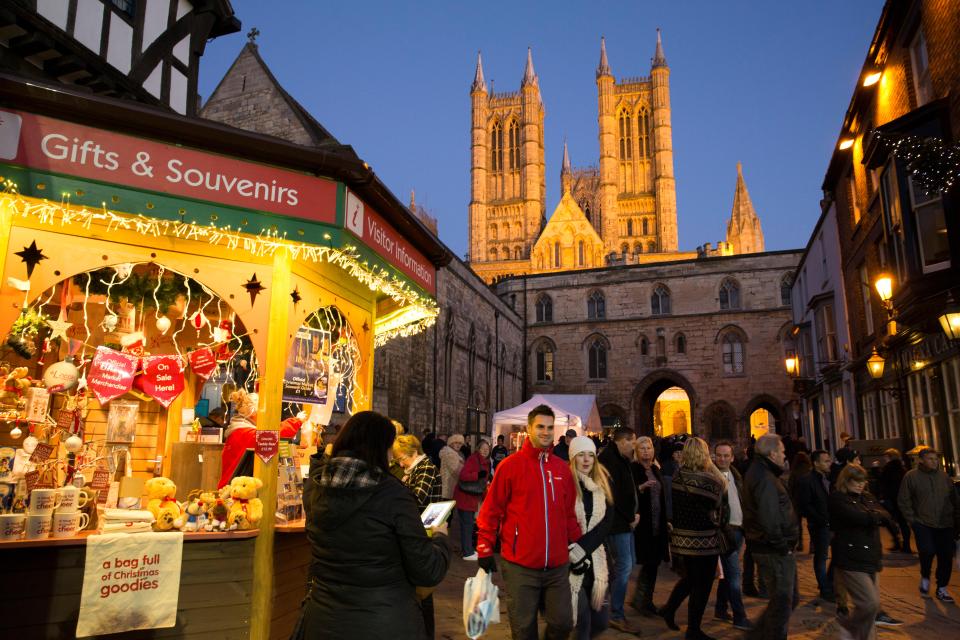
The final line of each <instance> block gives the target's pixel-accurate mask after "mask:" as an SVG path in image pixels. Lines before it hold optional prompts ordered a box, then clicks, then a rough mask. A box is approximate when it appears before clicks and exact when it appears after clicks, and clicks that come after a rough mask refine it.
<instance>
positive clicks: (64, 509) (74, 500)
mask: <svg viewBox="0 0 960 640" xmlns="http://www.w3.org/2000/svg"><path fill="white" fill-rule="evenodd" d="M57 495H59V496H60V505H59V506H58V507H57V513H74V512H75V511H76V510H77V509H80V508H82V507H83V506H84V505H85V504H87V500H89V499H90V494H89V493H87V492H86V491H84V490H83V489H80V488H79V487H75V486H73V485H72V484H68V485H67V486H65V487H60V488H59V489H57Z"/></svg>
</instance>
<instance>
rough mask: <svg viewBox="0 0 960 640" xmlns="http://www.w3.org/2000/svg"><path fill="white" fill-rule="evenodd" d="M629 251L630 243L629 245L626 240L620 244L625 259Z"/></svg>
mask: <svg viewBox="0 0 960 640" xmlns="http://www.w3.org/2000/svg"><path fill="white" fill-rule="evenodd" d="M629 251H630V245H628V244H627V243H626V242H624V243H623V244H622V245H620V253H621V254H622V255H623V259H624V260H626V259H627V253H628V252H629Z"/></svg>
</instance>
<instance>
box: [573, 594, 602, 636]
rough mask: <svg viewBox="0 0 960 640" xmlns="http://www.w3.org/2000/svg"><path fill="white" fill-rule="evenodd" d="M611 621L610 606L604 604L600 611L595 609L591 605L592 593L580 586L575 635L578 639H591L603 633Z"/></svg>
mask: <svg viewBox="0 0 960 640" xmlns="http://www.w3.org/2000/svg"><path fill="white" fill-rule="evenodd" d="M609 622H610V607H608V606H607V605H606V604H604V606H603V608H602V609H601V610H600V611H594V610H593V607H591V606H590V594H589V593H587V590H586V589H584V588H582V587H581V588H580V596H579V597H578V598H577V627H576V629H575V630H574V633H573V637H574V638H576V640H590V638H592V637H593V636H595V635H597V634H599V633H602V632H603V631H604V630H605V629H606V628H607V625H608V623H609Z"/></svg>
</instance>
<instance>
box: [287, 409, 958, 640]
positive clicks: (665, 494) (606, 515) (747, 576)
mask: <svg viewBox="0 0 960 640" xmlns="http://www.w3.org/2000/svg"><path fill="white" fill-rule="evenodd" d="M554 424H555V416H554V414H553V411H552V410H551V409H550V407H549V406H546V405H541V406H538V407H536V408H535V409H533V410H532V411H531V412H530V414H529V416H528V422H527V429H526V434H525V435H526V437H525V438H523V440H522V445H521V446H520V447H519V449H518V450H517V451H515V452H513V453H511V452H510V450H509V449H508V448H507V447H506V445H505V444H504V437H503V436H502V435H501V436H499V437H498V438H497V440H496V444H495V445H493V446H491V443H490V442H488V441H486V440H480V441H478V442H476V443H474V444H475V447H476V448H475V450H474V451H471V449H470V447H469V446H468V444H467V442H466V440H465V438H464V437H463V436H462V435H458V434H454V435H451V436H449V437H447V438H446V439H443V438H441V437H439V436H434V435H433V434H429V433H428V434H426V436H425V437H424V439H423V441H422V442H421V441H420V440H419V439H417V438H416V437H415V436H412V435H405V434H403V427H402V426H401V425H399V424H398V423H395V422H392V421H390V420H389V419H387V418H386V417H384V416H381V415H379V414H376V413H373V412H362V413H358V414H356V415H354V416H353V417H351V419H350V420H349V421H348V422H347V423H346V424H345V425H344V427H343V428H342V429H341V430H340V432H339V433H338V435H337V438H336V441H335V442H334V443H333V446H332V450H329V451H328V452H326V453H320V454H318V455H317V456H314V458H313V459H312V464H311V469H310V477H309V479H308V480H307V482H306V483H305V492H304V504H305V509H306V514H307V532H308V537H309V539H310V541H311V543H312V547H313V563H312V568H311V580H310V591H309V595H308V598H307V601H306V604H305V606H304V609H303V615H302V618H301V624H300V625H299V626H298V632H297V633H298V634H299V636H300V637H303V638H334V637H355V638H367V637H370V638H373V637H380V635H378V634H379V633H382V630H383V629H390V631H391V637H396V638H401V639H402V638H417V639H421V638H431V639H432V638H433V637H434V607H433V598H432V589H433V588H434V587H435V586H436V585H437V584H439V583H440V581H441V580H442V579H443V577H444V576H445V574H446V572H447V569H448V567H449V564H450V558H451V554H452V553H454V545H452V544H451V543H450V541H449V540H448V537H447V525H446V524H440V525H437V526H434V527H432V528H430V529H429V530H425V529H424V527H423V525H422V523H421V521H420V519H419V512H420V511H422V510H423V509H425V508H426V507H427V505H429V504H431V503H434V502H438V501H440V500H444V499H448V500H453V501H455V503H456V509H455V514H456V516H455V519H456V526H457V528H458V529H459V552H460V554H461V557H462V558H463V560H466V561H468V562H473V561H475V562H477V564H478V566H479V567H480V568H482V569H484V570H485V571H486V572H488V573H494V572H498V571H499V572H500V573H501V575H502V578H503V584H504V588H505V590H506V592H507V595H508V597H507V599H506V602H507V609H508V618H509V624H510V631H511V634H512V637H513V638H515V639H517V640H534V639H536V638H538V637H540V636H538V631H537V630H538V619H539V618H540V617H541V616H542V618H543V621H544V622H545V632H544V635H543V636H542V637H544V638H546V639H547V640H559V639H561V638H563V639H566V638H576V639H577V640H587V639H589V638H592V637H594V636H595V635H597V634H598V633H600V632H601V631H603V630H605V629H607V628H608V627H610V628H614V629H617V630H620V631H623V632H627V633H634V634H636V635H639V631H638V629H637V628H636V626H635V625H634V624H632V623H631V622H630V621H629V619H628V616H627V611H626V604H627V593H628V591H629V586H630V578H631V575H633V574H634V571H635V570H636V569H635V568H636V565H639V570H636V579H635V580H636V582H635V588H634V592H633V598H632V600H631V601H630V603H629V604H630V607H631V609H632V610H633V611H634V612H635V613H636V614H639V615H641V616H644V617H648V618H660V619H662V622H663V624H665V625H666V626H667V627H669V628H670V629H673V630H676V631H679V630H680V627H679V625H678V624H677V620H676V613H677V612H678V611H679V610H680V607H681V606H683V604H684V601H686V608H687V615H686V628H685V630H684V637H685V638H687V639H691V640H709V638H710V636H708V635H707V634H706V633H705V632H704V630H703V629H702V622H703V618H704V615H705V612H706V610H707V605H708V604H709V601H710V595H711V593H712V592H713V589H714V584H715V583H716V585H717V586H716V596H715V599H714V614H713V615H714V618H715V619H716V620H720V621H723V622H726V623H729V624H731V625H732V626H733V627H734V628H736V629H739V630H742V631H743V632H744V633H745V637H747V638H756V639H758V640H759V639H762V640H779V639H781V638H786V637H787V631H788V627H789V621H790V617H791V614H792V612H793V610H794V608H796V606H797V605H798V602H799V593H798V581H797V562H798V557H797V552H798V551H800V550H801V549H802V548H803V536H802V526H801V524H802V523H803V522H804V521H805V522H806V531H807V540H808V543H809V550H810V554H811V561H812V569H813V573H814V575H815V577H816V581H817V589H818V594H817V597H818V598H819V599H820V600H821V601H822V602H825V603H830V604H831V606H832V603H836V612H837V617H838V622H839V625H840V627H839V628H840V629H841V635H842V637H843V638H845V639H846V638H855V639H857V640H867V639H871V638H875V637H876V628H877V626H878V625H888V626H892V625H898V624H900V622H899V621H898V620H895V619H894V618H892V617H891V616H889V615H887V614H886V613H885V612H884V611H883V608H882V606H881V598H880V585H879V574H880V571H881V569H882V564H883V562H882V559H883V553H884V549H883V548H882V545H881V537H880V528H881V527H886V528H888V529H889V530H890V532H891V536H892V539H893V541H894V548H893V549H891V550H892V551H896V552H900V553H910V552H911V547H910V541H911V536H912V538H913V540H915V543H916V547H917V552H918V555H919V560H920V581H919V585H918V590H919V595H920V596H922V597H931V590H932V589H933V593H932V597H935V598H937V599H938V600H940V601H942V602H945V603H952V602H953V598H952V596H951V595H950V593H949V591H948V589H947V586H948V584H949V581H950V577H951V568H952V563H953V561H954V550H955V548H956V540H957V539H958V537H960V499H958V493H957V491H956V489H955V488H954V485H953V482H952V481H951V479H950V478H949V476H947V474H946V473H945V472H944V471H943V470H942V469H940V468H939V461H940V456H939V454H938V453H937V452H936V451H934V450H932V449H921V450H919V452H918V455H917V465H916V468H914V469H911V470H909V471H908V470H907V468H906V465H905V464H904V461H903V457H902V456H901V454H900V452H899V451H897V450H896V449H889V450H887V452H886V454H885V463H884V465H883V467H882V469H881V470H880V472H879V474H877V475H878V477H877V478H875V480H876V482H875V483H874V485H875V486H874V489H873V491H871V489H870V483H869V480H870V474H869V473H868V471H867V469H866V468H864V466H863V465H862V464H861V457H860V454H859V453H858V452H857V451H855V450H854V449H853V448H851V447H850V445H849V443H848V440H849V437H846V438H845V439H844V441H843V443H842V444H843V446H841V447H840V448H839V449H838V450H837V452H836V453H835V454H834V456H831V455H830V454H829V453H828V452H827V451H825V450H815V451H812V452H811V451H809V450H808V449H807V447H806V445H805V443H804V442H802V440H800V441H798V440H789V439H788V438H783V439H781V437H780V436H778V435H774V434H766V435H763V436H761V437H760V438H758V439H756V440H755V441H752V442H751V444H750V446H749V447H748V448H747V450H745V451H743V452H742V453H744V454H745V455H743V456H739V457H738V456H737V453H738V451H737V448H736V446H735V445H734V444H733V443H731V442H726V441H721V442H716V443H714V444H713V447H712V449H711V446H710V445H709V444H708V443H707V442H706V441H705V440H703V439H701V438H698V437H693V436H686V435H683V436H679V437H676V436H675V437H671V438H666V439H660V440H659V441H658V442H654V441H653V440H652V439H651V438H649V437H646V436H641V437H637V436H636V434H635V432H634V431H633V430H631V429H629V428H626V427H618V428H616V429H614V430H613V431H612V433H611V434H609V436H608V437H607V439H606V440H605V441H603V442H601V441H599V440H598V439H597V438H590V437H586V436H581V435H577V433H576V431H573V430H569V431H567V432H566V433H564V434H563V435H560V436H559V438H557V435H558V434H557V433H556V432H555V426H554ZM844 436H846V434H844ZM788 456H789V458H790V463H789V464H788V463H787V460H788ZM497 556H499V557H497ZM934 562H935V563H936V573H935V583H936V584H935V585H933V587H932V585H931V582H930V580H931V571H932V570H933V565H934ZM663 564H669V566H670V567H671V568H672V569H673V571H675V572H676V573H677V575H678V576H679V579H678V580H677V581H676V582H675V583H674V586H673V588H672V590H671V591H670V592H669V593H668V594H667V593H663V592H661V593H658V592H657V590H656V587H657V576H658V573H659V572H660V566H661V565H663ZM717 578H719V580H717ZM744 596H752V597H758V596H759V597H763V598H766V600H767V603H766V606H765V608H764V609H763V611H762V613H761V614H760V616H759V617H758V618H756V619H755V620H753V621H751V620H750V619H749V618H748V616H747V613H746V607H745V606H744ZM657 601H662V605H661V606H659V607H658V606H657V604H656V602H657Z"/></svg>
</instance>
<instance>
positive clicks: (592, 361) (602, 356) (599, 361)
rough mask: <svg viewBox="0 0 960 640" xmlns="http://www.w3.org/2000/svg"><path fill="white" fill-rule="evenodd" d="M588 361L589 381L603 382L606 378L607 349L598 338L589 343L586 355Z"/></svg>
mask: <svg viewBox="0 0 960 640" xmlns="http://www.w3.org/2000/svg"><path fill="white" fill-rule="evenodd" d="M588 360H589V367H588V368H589V372H588V374H589V378H590V379H591V380H604V379H606V377H607V347H606V345H605V344H604V343H603V340H602V339H600V338H595V339H594V340H593V342H592V343H590V350H589V354H588Z"/></svg>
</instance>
